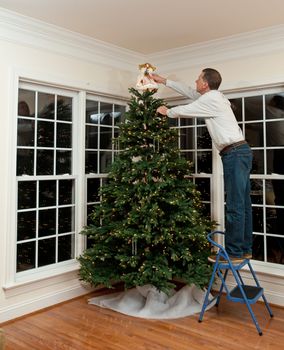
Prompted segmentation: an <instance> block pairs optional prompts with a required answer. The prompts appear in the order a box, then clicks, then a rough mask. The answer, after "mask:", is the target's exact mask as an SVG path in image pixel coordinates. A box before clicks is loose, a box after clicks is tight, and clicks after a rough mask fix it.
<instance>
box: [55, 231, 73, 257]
mask: <svg viewBox="0 0 284 350" xmlns="http://www.w3.org/2000/svg"><path fill="white" fill-rule="evenodd" d="M74 248H75V244H74V235H65V236H60V237H58V262H61V261H66V260H70V259H74V256H75V254H74V251H75V249H74Z"/></svg>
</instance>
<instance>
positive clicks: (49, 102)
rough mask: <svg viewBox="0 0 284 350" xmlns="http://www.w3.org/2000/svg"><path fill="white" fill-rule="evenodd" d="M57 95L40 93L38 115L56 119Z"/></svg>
mask: <svg viewBox="0 0 284 350" xmlns="http://www.w3.org/2000/svg"><path fill="white" fill-rule="evenodd" d="M54 102H55V95H52V94H46V93H43V92H39V93H38V117H39V118H44V119H54Z"/></svg>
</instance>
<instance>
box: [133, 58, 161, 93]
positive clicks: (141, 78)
mask: <svg viewBox="0 0 284 350" xmlns="http://www.w3.org/2000/svg"><path fill="white" fill-rule="evenodd" d="M155 69H156V67H154V66H152V65H151V64H150V63H144V64H140V65H139V70H140V74H139V75H138V78H137V83H136V89H137V90H150V91H151V90H158V84H157V83H156V82H155V81H154V79H153V78H152V76H151V74H152V73H153V71H154V70H155Z"/></svg>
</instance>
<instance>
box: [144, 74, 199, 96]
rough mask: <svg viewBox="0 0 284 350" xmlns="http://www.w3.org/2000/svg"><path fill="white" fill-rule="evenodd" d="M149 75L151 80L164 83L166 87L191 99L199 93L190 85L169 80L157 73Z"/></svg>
mask: <svg viewBox="0 0 284 350" xmlns="http://www.w3.org/2000/svg"><path fill="white" fill-rule="evenodd" d="M151 77H152V78H153V80H154V81H155V82H156V83H158V84H164V85H166V86H167V87H169V88H171V89H173V90H175V91H176V92H178V93H179V94H181V95H183V96H185V97H188V98H189V99H191V100H193V101H194V100H197V99H198V98H199V97H200V96H201V95H200V94H199V93H198V92H197V91H196V90H194V89H192V88H191V87H189V86H187V85H185V84H183V83H179V82H176V81H173V80H169V79H166V78H164V77H162V76H160V75H158V74H154V73H152V74H151Z"/></svg>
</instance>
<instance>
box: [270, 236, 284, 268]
mask: <svg viewBox="0 0 284 350" xmlns="http://www.w3.org/2000/svg"><path fill="white" fill-rule="evenodd" d="M267 261H268V262H271V263H275V264H283V263H284V239H283V238H280V237H267Z"/></svg>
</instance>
